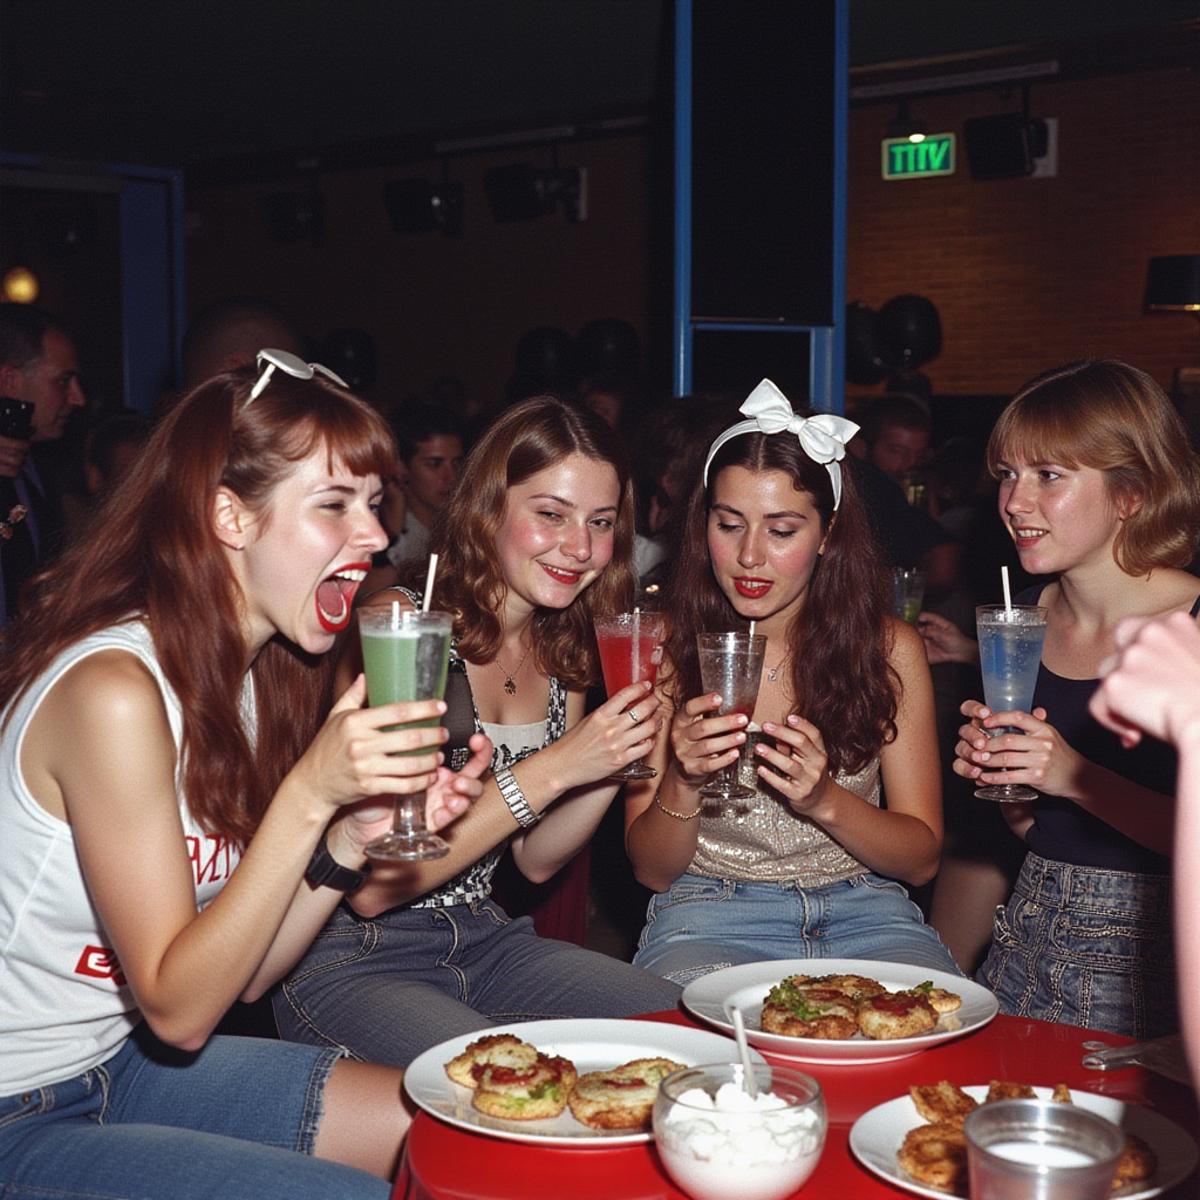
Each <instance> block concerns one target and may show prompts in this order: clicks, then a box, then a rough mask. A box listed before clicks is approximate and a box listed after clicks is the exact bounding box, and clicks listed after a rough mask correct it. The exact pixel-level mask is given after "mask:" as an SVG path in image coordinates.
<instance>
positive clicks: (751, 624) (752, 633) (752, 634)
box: [750, 621, 754, 637]
mask: <svg viewBox="0 0 1200 1200" xmlns="http://www.w3.org/2000/svg"><path fill="white" fill-rule="evenodd" d="M750 636H751V637H753V636H754V622H753V621H751V622H750Z"/></svg>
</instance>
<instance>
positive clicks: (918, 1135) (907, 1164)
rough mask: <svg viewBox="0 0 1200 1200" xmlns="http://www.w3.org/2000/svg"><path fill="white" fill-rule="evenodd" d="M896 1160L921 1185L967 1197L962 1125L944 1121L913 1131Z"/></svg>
mask: <svg viewBox="0 0 1200 1200" xmlns="http://www.w3.org/2000/svg"><path fill="white" fill-rule="evenodd" d="M896 1158H897V1160H898V1161H899V1163H900V1166H901V1167H903V1169H904V1170H905V1171H907V1172H908V1173H909V1174H910V1175H911V1176H912V1177H913V1178H914V1179H915V1180H916V1181H917V1182H918V1183H923V1184H926V1185H927V1186H928V1187H935V1188H942V1189H944V1190H945V1191H949V1192H957V1193H958V1194H960V1195H963V1196H965V1195H966V1194H967V1139H966V1137H965V1136H964V1134H963V1131H962V1127H961V1126H960V1125H952V1124H950V1123H949V1122H945V1121H942V1122H938V1123H937V1124H934V1125H918V1126H917V1127H916V1128H915V1129H910V1130H909V1131H908V1133H907V1134H906V1135H905V1137H904V1142H903V1144H902V1145H901V1147H900V1150H899V1152H898V1153H897V1155H896Z"/></svg>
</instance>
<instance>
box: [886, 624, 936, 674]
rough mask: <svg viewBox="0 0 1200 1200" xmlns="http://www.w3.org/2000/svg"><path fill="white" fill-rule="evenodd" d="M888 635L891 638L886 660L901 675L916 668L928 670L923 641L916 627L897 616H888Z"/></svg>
mask: <svg viewBox="0 0 1200 1200" xmlns="http://www.w3.org/2000/svg"><path fill="white" fill-rule="evenodd" d="M887 620H888V636H889V638H890V639H891V649H890V651H889V653H888V662H889V663H891V665H892V666H893V667H894V668H895V669H896V671H898V672H899V673H900V675H901V676H905V675H908V674H910V673H911V672H912V671H913V670H916V669H917V668H922V669H924V670H925V671H928V664H927V662H926V658H925V643H924V642H923V641H922V640H921V635H920V634H919V633H918V632H917V631H916V628H915V627H914V626H912V625H910V624H909V623H908V622H907V621H901V620H900V618H899V617H888V618H887Z"/></svg>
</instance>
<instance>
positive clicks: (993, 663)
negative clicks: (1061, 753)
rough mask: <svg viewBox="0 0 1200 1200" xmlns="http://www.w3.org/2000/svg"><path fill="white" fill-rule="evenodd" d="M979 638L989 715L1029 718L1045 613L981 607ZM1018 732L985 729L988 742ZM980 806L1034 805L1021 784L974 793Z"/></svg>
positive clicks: (1029, 791)
mask: <svg viewBox="0 0 1200 1200" xmlns="http://www.w3.org/2000/svg"><path fill="white" fill-rule="evenodd" d="M975 630H976V633H977V634H978V636H979V665H980V667H981V669H982V671H983V698H984V701H985V702H986V704H987V706H988V708H990V709H991V710H992V712H993V713H1000V712H1029V711H1030V710H1031V709H1032V708H1033V693H1034V689H1035V688H1036V686H1037V675H1038V666H1039V665H1040V663H1041V661H1042V643H1043V642H1044V641H1045V639H1046V610H1045V609H1044V608H1039V607H1038V606H1036V605H1024V604H1014V605H1012V607H1010V608H1006V607H1005V606H1004V605H1003V604H981V605H980V606H979V607H978V608H977V609H976V610H975ZM1020 732H1021V730H1019V729H1009V728H1005V727H1003V726H1002V727H1000V728H998V729H985V730H984V733H986V734H987V735H988V737H1000V736H1002V735H1003V734H1006V733H1020ZM975 795H976V796H978V797H979V798H980V799H981V800H999V801H1001V802H1008V803H1012V802H1014V801H1027V800H1036V799H1037V792H1035V791H1034V790H1033V788H1031V787H1025V786H1024V785H1022V784H1014V783H1004V784H990V785H988V786H986V787H980V788H976V789H975Z"/></svg>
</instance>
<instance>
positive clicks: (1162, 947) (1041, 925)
mask: <svg viewBox="0 0 1200 1200" xmlns="http://www.w3.org/2000/svg"><path fill="white" fill-rule="evenodd" d="M1170 914H1171V879H1170V876H1169V875H1143V874H1140V873H1138V872H1134V871H1109V870H1101V869H1099V868H1097V867H1081V866H1075V865H1073V864H1071V863H1064V862H1056V861H1054V860H1051V859H1047V858H1042V857H1041V856H1040V855H1037V854H1028V855H1026V857H1025V862H1024V864H1023V865H1022V867H1021V872H1020V875H1019V876H1018V877H1017V882H1016V886H1015V888H1014V889H1013V894H1012V896H1011V898H1010V899H1009V901H1008V903H1007V904H1006V905H1002V906H1001V907H999V908H997V909H996V919H995V925H994V929H993V934H992V945H991V948H990V949H989V951H988V956H987V958H986V960H985V961H984V964H983V966H982V967H980V969H979V974H978V979H979V982H980V983H982V984H983V985H984V986H985V987H988V988H991V990H992V991H993V992H995V993H996V995H997V997H999V1000H1000V1008H1001V1010H1002V1011H1003V1012H1006V1013H1011V1014H1013V1015H1015V1016H1022V1017H1037V1018H1038V1019H1039V1020H1043V1021H1058V1022H1061V1023H1062V1024H1065V1025H1080V1026H1083V1027H1084V1028H1085V1029H1101V1030H1106V1031H1107V1032H1109V1033H1121V1034H1125V1035H1126V1036H1128V1037H1135V1038H1152V1037H1159V1036H1161V1035H1163V1034H1166V1033H1171V1032H1173V1031H1174V1030H1176V1029H1177V1028H1178V1027H1179V1025H1178V1016H1177V1012H1176V1005H1175V963H1174V956H1173V952H1172V945H1171V917H1170Z"/></svg>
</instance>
